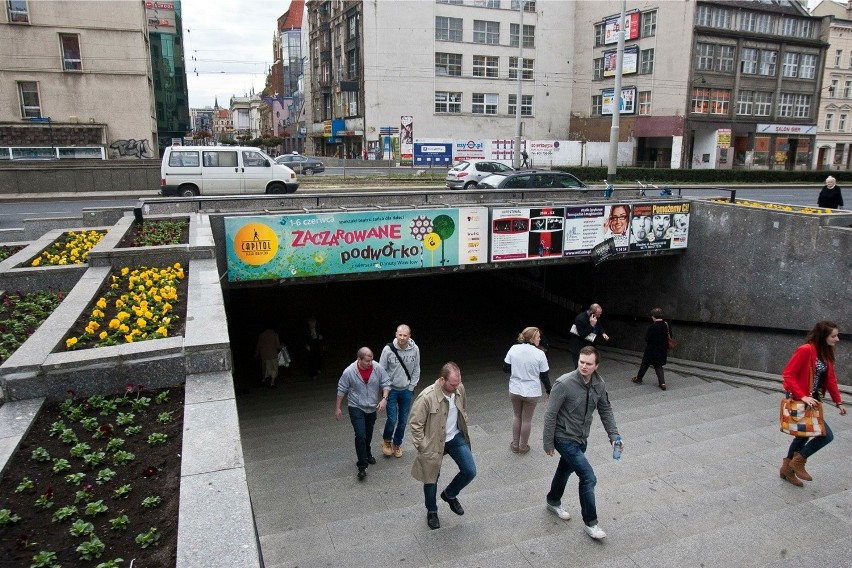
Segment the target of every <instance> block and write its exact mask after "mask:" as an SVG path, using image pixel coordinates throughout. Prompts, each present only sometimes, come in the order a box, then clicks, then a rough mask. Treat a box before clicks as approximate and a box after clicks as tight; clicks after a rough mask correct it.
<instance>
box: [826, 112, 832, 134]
mask: <svg viewBox="0 0 852 568" xmlns="http://www.w3.org/2000/svg"><path fill="white" fill-rule="evenodd" d="M833 120H834V115H833V114H832V113H828V114H826V115H825V128H824V130H827V131H828V132H831V122H832V121H833Z"/></svg>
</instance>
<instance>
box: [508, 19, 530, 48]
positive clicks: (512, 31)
mask: <svg viewBox="0 0 852 568" xmlns="http://www.w3.org/2000/svg"><path fill="white" fill-rule="evenodd" d="M509 45H511V46H512V47H518V24H509ZM524 47H529V48H534V47H535V26H527V25H525V26H524Z"/></svg>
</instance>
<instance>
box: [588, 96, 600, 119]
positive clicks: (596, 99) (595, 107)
mask: <svg viewBox="0 0 852 568" xmlns="http://www.w3.org/2000/svg"><path fill="white" fill-rule="evenodd" d="M602 111H603V95H592V111H591V113H590V114H591V116H600V115H601V112H602Z"/></svg>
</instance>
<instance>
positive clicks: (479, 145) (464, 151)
mask: <svg viewBox="0 0 852 568" xmlns="http://www.w3.org/2000/svg"><path fill="white" fill-rule="evenodd" d="M484 159H485V140H457V141H456V142H455V145H454V146H453V161H455V162H461V161H462V160H484Z"/></svg>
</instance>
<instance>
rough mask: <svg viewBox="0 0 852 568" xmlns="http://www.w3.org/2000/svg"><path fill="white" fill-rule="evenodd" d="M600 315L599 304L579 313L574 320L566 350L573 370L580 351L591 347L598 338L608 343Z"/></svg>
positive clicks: (601, 311)
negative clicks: (569, 354) (569, 355)
mask: <svg viewBox="0 0 852 568" xmlns="http://www.w3.org/2000/svg"><path fill="white" fill-rule="evenodd" d="M601 314H603V308H601V306H600V304H592V305H591V306H589V309H588V310H586V311H585V312H580V313H579V314H577V317H576V318H574V325H573V326H572V327H571V334H570V335H571V337H570V338H569V342H568V350H569V351H571V360H572V361H574V368H575V369H576V368H577V361H578V359H579V358H580V349H582V348H583V347H586V346H587V345H593V344H594V343H595V340H596V339H597V338H598V336H600V337H603V338H604V341H609V336H608V335H607V334H606V332H605V331H604V328H603V326H602V325H601Z"/></svg>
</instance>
